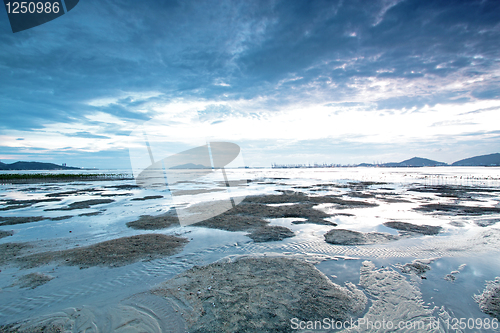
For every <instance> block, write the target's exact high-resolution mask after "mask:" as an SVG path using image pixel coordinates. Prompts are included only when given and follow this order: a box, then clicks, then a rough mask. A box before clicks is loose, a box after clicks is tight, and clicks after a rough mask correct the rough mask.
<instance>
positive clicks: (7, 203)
mask: <svg viewBox="0 0 500 333" xmlns="http://www.w3.org/2000/svg"><path fill="white" fill-rule="evenodd" d="M61 200H62V199H57V198H51V199H29V200H15V199H10V200H3V201H4V204H3V206H4V207H2V208H0V210H2V211H5V210H12V209H19V208H26V207H31V206H33V205H35V204H38V203H42V202H54V201H61Z"/></svg>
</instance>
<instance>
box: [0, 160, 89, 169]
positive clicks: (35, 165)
mask: <svg viewBox="0 0 500 333" xmlns="http://www.w3.org/2000/svg"><path fill="white" fill-rule="evenodd" d="M0 170H80V168H73V167H67V166H62V165H57V164H54V163H41V162H23V161H19V162H14V163H11V164H6V163H2V162H0Z"/></svg>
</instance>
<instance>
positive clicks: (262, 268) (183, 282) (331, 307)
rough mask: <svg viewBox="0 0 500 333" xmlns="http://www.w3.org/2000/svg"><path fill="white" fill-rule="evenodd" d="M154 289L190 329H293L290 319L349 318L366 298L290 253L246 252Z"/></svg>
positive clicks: (191, 270)
mask: <svg viewBox="0 0 500 333" xmlns="http://www.w3.org/2000/svg"><path fill="white" fill-rule="evenodd" d="M152 293H153V294H155V295H159V296H162V297H165V298H167V299H168V300H169V301H170V302H171V303H172V304H173V306H174V308H176V309H177V310H178V311H179V312H180V313H181V314H182V316H183V318H184V319H185V321H186V323H187V326H188V329H189V331H190V332H204V333H208V332H217V333H219V332H291V331H293V330H292V329H291V328H290V319H292V318H298V319H299V320H316V319H317V320H322V319H323V318H332V319H334V320H350V319H351V318H355V317H357V316H358V315H360V314H361V313H362V312H363V310H364V309H365V306H366V303H367V298H366V296H365V295H364V294H363V292H362V291H360V290H359V289H357V288H356V287H355V286H354V285H353V284H347V285H346V286H345V287H343V286H340V285H337V284H335V283H333V282H331V281H330V280H329V279H328V278H327V277H326V276H325V275H324V274H323V273H321V272H320V271H319V270H318V269H316V268H315V267H314V266H313V265H312V264H310V263H308V262H305V261H301V260H297V259H291V258H286V257H242V258H237V259H235V260H234V261H230V262H216V263H213V264H210V265H207V266H203V267H194V268H192V269H190V270H188V271H186V272H185V273H182V274H180V275H178V276H176V277H175V278H173V279H171V280H169V281H166V282H165V283H163V284H161V285H160V286H159V287H158V288H155V289H153V290H152Z"/></svg>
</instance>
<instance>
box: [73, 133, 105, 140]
mask: <svg viewBox="0 0 500 333" xmlns="http://www.w3.org/2000/svg"><path fill="white" fill-rule="evenodd" d="M64 135H65V136H69V137H74V138H87V139H111V138H110V137H109V136H105V135H97V134H92V133H89V132H76V133H64Z"/></svg>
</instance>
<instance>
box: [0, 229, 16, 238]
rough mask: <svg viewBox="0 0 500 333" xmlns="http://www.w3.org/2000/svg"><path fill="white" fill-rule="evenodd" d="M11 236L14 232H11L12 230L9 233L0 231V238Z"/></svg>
mask: <svg viewBox="0 0 500 333" xmlns="http://www.w3.org/2000/svg"><path fill="white" fill-rule="evenodd" d="M12 235H14V231H12V230H9V231H6V230H0V238H5V237H9V236H12Z"/></svg>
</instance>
